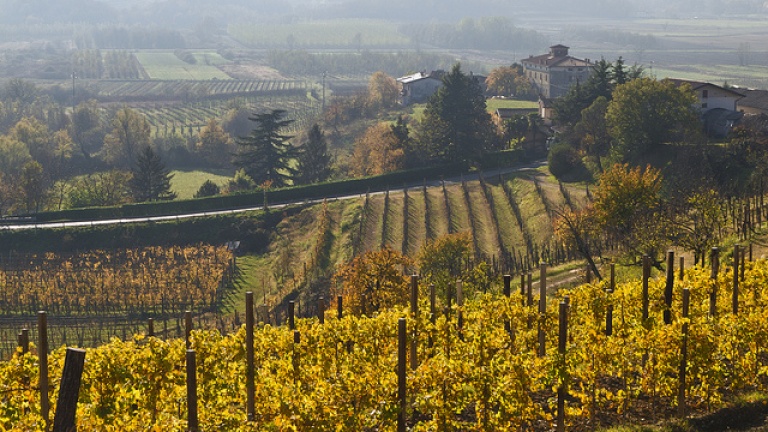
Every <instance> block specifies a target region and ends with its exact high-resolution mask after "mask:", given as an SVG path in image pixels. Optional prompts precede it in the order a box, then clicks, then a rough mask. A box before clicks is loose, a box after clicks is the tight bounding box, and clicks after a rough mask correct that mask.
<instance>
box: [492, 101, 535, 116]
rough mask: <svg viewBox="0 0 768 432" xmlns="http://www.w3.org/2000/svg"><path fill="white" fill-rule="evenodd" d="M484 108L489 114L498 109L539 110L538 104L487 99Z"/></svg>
mask: <svg viewBox="0 0 768 432" xmlns="http://www.w3.org/2000/svg"><path fill="white" fill-rule="evenodd" d="M485 106H486V107H487V109H488V112H490V113H493V112H496V110H497V109H499V108H525V109H530V110H533V111H536V110H537V109H538V108H539V103H538V102H534V101H526V100H515V99H488V100H486V101H485Z"/></svg>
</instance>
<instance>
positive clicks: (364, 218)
mask: <svg viewBox="0 0 768 432" xmlns="http://www.w3.org/2000/svg"><path fill="white" fill-rule="evenodd" d="M563 190H565V191H566V193H568V195H569V197H570V200H571V201H572V202H574V203H575V205H580V204H581V203H583V202H584V200H585V199H586V198H585V196H586V193H585V188H584V187H583V186H581V185H568V186H564V189H563ZM563 205H566V199H565V198H564V196H563V192H562V190H561V189H560V187H558V184H557V183H556V181H555V180H554V179H553V178H552V177H551V176H549V173H548V172H547V171H546V169H545V168H541V169H525V170H522V171H518V172H515V173H511V174H506V175H503V176H494V177H493V178H485V179H481V180H471V181H457V182H448V181H446V182H444V183H442V184H440V185H438V186H428V187H427V186H422V187H412V188H405V189H399V190H394V189H393V190H389V191H386V192H382V193H375V194H374V193H371V194H367V195H363V196H360V197H359V198H355V199H348V200H339V201H327V202H325V203H322V204H316V205H310V206H307V207H305V208H304V209H303V210H301V211H300V212H298V213H297V214H295V215H293V216H289V217H285V218H283V219H282V221H281V222H280V223H279V224H278V225H277V228H276V230H275V232H274V234H273V239H272V241H271V243H270V245H269V248H268V251H267V252H265V253H263V254H259V255H250V256H247V257H244V258H243V259H241V260H240V263H244V262H245V263H248V266H247V269H246V270H245V271H244V274H243V275H242V278H241V280H240V283H238V284H237V288H238V289H237V290H236V292H235V293H234V297H235V298H242V293H243V292H244V291H246V290H252V291H254V293H255V295H256V298H260V299H263V300H264V302H265V303H267V304H269V305H270V306H273V307H275V306H278V305H279V304H281V303H282V302H284V301H285V299H290V300H296V301H297V302H298V304H299V313H300V314H302V309H301V303H302V300H303V301H304V303H305V304H306V302H308V301H310V300H313V299H314V298H316V297H317V296H319V295H324V293H326V292H327V289H328V286H329V285H330V282H329V278H330V277H331V276H332V274H333V273H334V272H335V269H336V267H337V266H339V265H341V264H344V263H346V262H347V261H349V260H350V259H351V258H352V257H354V256H356V255H360V254H362V253H365V252H368V251H373V250H379V249H381V248H384V247H388V248H391V249H394V250H396V251H398V252H402V253H403V254H405V255H408V256H410V257H412V258H415V257H416V256H417V254H418V252H419V250H420V249H421V247H422V246H423V245H424V244H425V243H427V242H429V241H432V240H435V239H437V238H438V237H440V236H443V235H445V234H450V233H458V232H469V233H470V234H471V236H472V238H473V243H474V249H475V259H476V260H485V261H487V262H489V263H495V265H496V268H497V270H499V271H511V270H514V269H515V266H524V265H527V264H530V263H532V262H536V261H537V260H538V259H539V257H541V258H543V259H548V258H550V256H548V254H554V253H555V252H554V249H555V242H554V236H553V226H552V218H553V210H554V209H556V208H557V207H559V206H563ZM553 256H554V255H552V257H553Z"/></svg>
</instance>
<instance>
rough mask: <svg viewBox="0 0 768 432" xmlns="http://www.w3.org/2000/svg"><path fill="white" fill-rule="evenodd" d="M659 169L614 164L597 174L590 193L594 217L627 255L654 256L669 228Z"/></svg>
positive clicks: (664, 242)
mask: <svg viewBox="0 0 768 432" xmlns="http://www.w3.org/2000/svg"><path fill="white" fill-rule="evenodd" d="M662 181H663V178H662V175H661V171H659V170H657V169H655V168H652V167H651V166H647V167H646V168H645V169H643V168H641V167H630V166H629V165H628V164H616V165H614V166H613V167H611V168H610V169H608V170H606V171H605V172H604V173H603V174H602V175H601V176H600V180H599V182H598V184H597V188H596V189H595V192H594V203H593V211H594V218H595V221H596V223H597V225H598V226H599V227H600V229H601V230H602V231H603V232H604V233H605V234H607V235H608V236H610V237H611V238H613V239H615V240H617V241H618V242H620V244H621V245H622V246H623V247H624V249H625V250H626V251H627V252H628V253H629V254H631V255H633V256H635V257H638V256H641V255H644V254H647V255H649V256H651V257H652V258H656V257H658V256H659V254H660V253H661V252H662V251H663V250H664V248H665V246H666V239H667V237H668V232H667V231H666V230H667V229H669V227H668V226H667V225H666V224H664V223H660V222H661V221H662V220H663V219H664V217H665V216H664V213H665V211H666V209H665V202H664V199H663V197H662V193H661V192H662Z"/></svg>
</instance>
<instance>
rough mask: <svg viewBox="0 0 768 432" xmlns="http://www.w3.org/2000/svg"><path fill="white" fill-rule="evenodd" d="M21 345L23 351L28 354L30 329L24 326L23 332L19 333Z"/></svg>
mask: <svg viewBox="0 0 768 432" xmlns="http://www.w3.org/2000/svg"><path fill="white" fill-rule="evenodd" d="M19 346H20V347H21V353H22V354H26V353H27V352H29V329H28V328H23V329H21V333H19Z"/></svg>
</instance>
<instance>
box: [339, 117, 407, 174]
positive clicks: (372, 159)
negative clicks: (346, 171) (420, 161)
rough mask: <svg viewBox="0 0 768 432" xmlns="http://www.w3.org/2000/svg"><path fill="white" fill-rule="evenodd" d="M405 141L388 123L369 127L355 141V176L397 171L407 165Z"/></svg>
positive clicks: (353, 166)
mask: <svg viewBox="0 0 768 432" xmlns="http://www.w3.org/2000/svg"><path fill="white" fill-rule="evenodd" d="M404 147H405V143H403V142H402V138H401V137H400V136H399V135H398V134H397V133H396V130H395V129H393V127H392V126H390V125H389V124H388V123H383V122H382V123H378V124H376V125H374V126H371V127H370V128H368V130H367V131H366V132H365V134H364V135H363V136H362V137H360V139H358V140H357V142H355V148H354V150H353V152H352V160H351V162H350V170H351V172H352V175H354V176H369V175H377V174H383V173H387V172H390V171H396V170H399V169H402V168H404V166H405V148H404Z"/></svg>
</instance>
